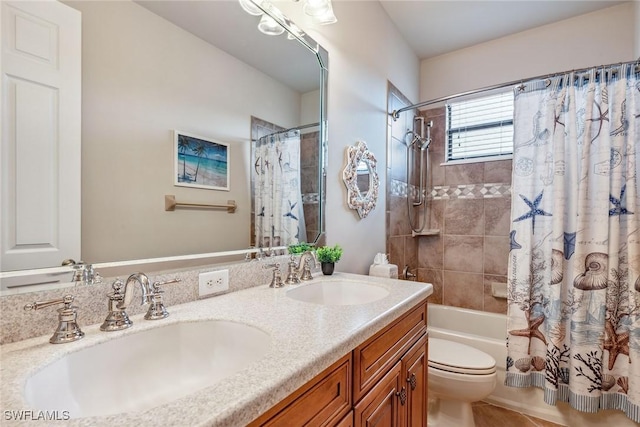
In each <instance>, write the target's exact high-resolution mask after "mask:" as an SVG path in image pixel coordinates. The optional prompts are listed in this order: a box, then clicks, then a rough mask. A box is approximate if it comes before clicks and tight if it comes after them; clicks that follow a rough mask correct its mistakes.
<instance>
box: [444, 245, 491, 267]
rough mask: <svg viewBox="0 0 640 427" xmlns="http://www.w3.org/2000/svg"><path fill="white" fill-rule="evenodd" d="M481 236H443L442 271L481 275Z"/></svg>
mask: <svg viewBox="0 0 640 427" xmlns="http://www.w3.org/2000/svg"><path fill="white" fill-rule="evenodd" d="M483 240H484V239H483V238H482V237H481V236H444V269H445V270H451V271H464V272H469V273H482V260H483V257H482V251H483V246H482V243H483Z"/></svg>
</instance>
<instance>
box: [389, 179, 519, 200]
mask: <svg viewBox="0 0 640 427" xmlns="http://www.w3.org/2000/svg"><path fill="white" fill-rule="evenodd" d="M407 187H408V186H407V183H405V182H402V181H398V180H395V179H392V180H391V185H390V188H389V194H390V195H392V196H398V197H407ZM410 187H411V193H412V196H413V197H414V198H415V197H416V196H417V194H418V189H417V187H416V186H414V185H411V186H410ZM510 196H511V184H504V183H490V184H465V185H437V186H435V187H433V189H432V190H431V192H430V193H429V198H430V199H432V200H450V199H482V198H484V199H490V198H497V197H510Z"/></svg>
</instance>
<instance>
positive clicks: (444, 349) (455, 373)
mask: <svg viewBox="0 0 640 427" xmlns="http://www.w3.org/2000/svg"><path fill="white" fill-rule="evenodd" d="M496 379H497V374H496V361H495V360H494V358H493V357H491V356H490V355H488V354H487V353H484V352H482V351H480V350H478V349H475V348H473V347H470V346H468V345H465V344H461V343H457V342H453V341H448V340H443V339H439V338H429V376H428V382H429V415H428V418H427V419H428V424H429V427H475V423H474V421H473V412H472V411H471V402H476V401H479V400H482V399H484V398H485V397H487V396H489V395H490V394H491V392H493V389H494V388H495V387H496Z"/></svg>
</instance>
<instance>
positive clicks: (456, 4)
mask: <svg viewBox="0 0 640 427" xmlns="http://www.w3.org/2000/svg"><path fill="white" fill-rule="evenodd" d="M380 3H381V4H382V7H383V8H384V9H385V10H386V12H387V14H388V15H389V17H390V18H391V20H392V21H393V22H394V24H395V26H396V27H397V28H398V30H399V31H400V33H401V34H402V36H403V37H404V39H405V40H406V41H407V43H409V46H411V48H412V49H413V51H414V52H415V53H416V55H417V56H418V58H420V59H426V58H430V57H433V56H437V55H442V54H444V53H448V52H452V51H455V50H458V49H463V48H465V47H469V46H473V45H475V44H478V43H482V42H486V41H489V40H492V39H496V38H500V37H504V36H507V35H509V34H513V33H517V32H520V31H525V30H528V29H531V28H535V27H539V26H541V25H545V24H550V23H552V22H556V21H561V20H563V19H567V18H571V17H573V16H577V15H582V14H585V13H589V12H593V11H596V10H599V9H603V8H606V7H611V6H615V5H616V4H620V3H624V2H623V1H614V0H608V1H593V0H586V1H585V0H569V1H558V0H554V1H550V0H503V1H486V0H474V1H458V0H448V1H442V0H441V1H433V0H413V1H405V0H380ZM338 19H340V16H338Z"/></svg>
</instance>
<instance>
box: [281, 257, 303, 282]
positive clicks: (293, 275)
mask: <svg viewBox="0 0 640 427" xmlns="http://www.w3.org/2000/svg"><path fill="white" fill-rule="evenodd" d="M297 270H298V266H297V265H296V258H295V257H294V256H293V255H291V258H289V272H288V274H287V280H285V281H284V283H285V284H286V285H298V284H300V279H299V278H298V271H297Z"/></svg>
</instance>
